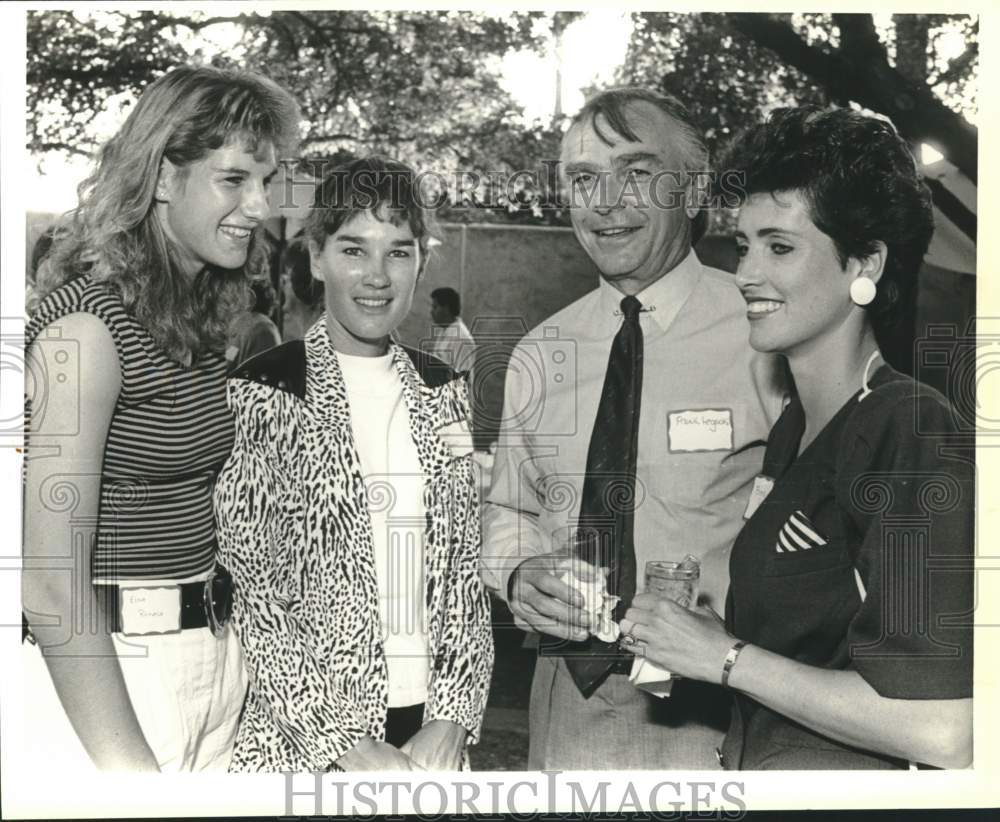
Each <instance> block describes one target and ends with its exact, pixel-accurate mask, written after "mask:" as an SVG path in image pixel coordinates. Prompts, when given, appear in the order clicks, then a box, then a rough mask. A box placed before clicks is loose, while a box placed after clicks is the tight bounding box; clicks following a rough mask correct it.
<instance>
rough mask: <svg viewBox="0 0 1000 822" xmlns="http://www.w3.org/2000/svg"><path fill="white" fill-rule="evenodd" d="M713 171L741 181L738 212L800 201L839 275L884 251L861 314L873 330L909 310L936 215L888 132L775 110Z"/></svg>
mask: <svg viewBox="0 0 1000 822" xmlns="http://www.w3.org/2000/svg"><path fill="white" fill-rule="evenodd" d="M721 168H723V169H725V170H726V171H727V172H729V171H735V172H738V173H740V174H741V175H745V176H744V178H743V179H742V181H741V185H740V186H739V188H740V191H739V193H738V196H739V199H740V201H741V202H745V201H746V199H747V198H748V197H750V196H751V195H753V194H760V193H778V192H789V191H797V192H799V194H800V195H801V196H802V197H803V198H804V199H805V201H806V203H807V204H808V206H809V210H810V216H811V217H812V221H813V224H814V225H815V226H816V227H817V228H818V229H819V230H820V231H822V232H823V233H824V234H826V235H827V236H828V237H830V239H831V240H833V242H834V245H835V247H836V249H837V255H838V257H839V258H840V264H841V266H845V265H846V264H847V261H848V259H849V258H851V257H854V258H861V257H865V256H867V255H869V254H871V253H873V252H874V251H875V249H876V243H877V242H878V241H881V242H883V243H885V245H886V248H887V251H888V253H887V257H886V262H885V268H884V270H883V272H882V277H881V279H880V280H879V282H878V288H877V291H876V296H875V300H874V302H872V303H871V305H869V306H868V310H869V316H870V318H871V320H872V323H873V325H875V326H876V329H877V330H878V328H879V327H880V328H882V329H885V328H889V327H893V326H894V325H895V324H896V323H897V322H898V321H899V319H900V318H901V315H902V313H903V312H904V311H906V310H908V308H909V307H910V306H912V305H913V299H914V298H915V295H916V281H917V271H918V269H919V267H920V263H921V261H922V260H923V257H924V254H926V253H927V247H928V245H929V244H930V241H931V235H932V234H933V233H934V213H933V209H932V205H931V193H930V190H929V189H928V187H927V185H926V184H925V183H924V181H923V179H922V177H921V175H920V173H919V171H918V169H917V165H916V162H915V161H914V159H913V155H912V153H911V152H910V149H909V146H908V145H907V144H906V142H905V141H904V140H903V139H902V138H901V137H900V136H899V134H898V133H897V132H896V130H895V129H894V128H893V126H892V125H891V124H890V123H889V122H887V121H885V120H881V119H878V118H876V117H870V116H867V115H864V114H861V113H860V112H856V111H851V110H849V109H840V108H838V109H831V110H823V109H820V108H817V107H815V106H802V107H798V108H780V109H776V110H775V111H774V112H772V113H771V115H770V116H769V117H768V118H767V120H766V121H765V122H764V123H762V124H760V125H757V126H754V127H752V128H750V129H748V130H747V131H745V132H744V133H743V134H742V135H740V136H739V137H737V138H736V139H735V140H734V141H733V144H732V146H731V148H730V149H729V151H728V153H727V155H726V157H725V158H724V160H723V163H722V164H721ZM730 193H732V192H731V190H730Z"/></svg>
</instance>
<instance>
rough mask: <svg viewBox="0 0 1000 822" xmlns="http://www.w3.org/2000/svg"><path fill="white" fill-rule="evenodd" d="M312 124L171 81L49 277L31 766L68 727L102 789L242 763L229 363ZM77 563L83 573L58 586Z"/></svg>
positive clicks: (93, 182)
mask: <svg viewBox="0 0 1000 822" xmlns="http://www.w3.org/2000/svg"><path fill="white" fill-rule="evenodd" d="M298 120H299V111H298V108H297V106H296V104H295V102H294V101H293V100H292V98H291V97H290V96H289V95H288V94H287V92H285V91H284V90H283V89H281V88H280V87H279V86H277V85H276V84H274V83H273V82H272V81H270V80H268V79H266V78H264V77H262V76H260V75H257V74H253V73H249V72H236V71H224V70H220V69H215V68H208V67H202V68H192V67H182V68H178V69H176V70H174V71H171V72H169V73H168V74H166V75H164V76H162V77H160V78H159V79H158V80H156V81H155V82H154V83H152V84H151V85H150V86H149V87H148V88H147V89H146V91H145V92H144V93H143V95H142V96H141V98H140V99H139V101H138V103H137V105H136V106H135V108H134V109H133V110H132V112H131V114H130V115H129V116H128V118H127V120H126V121H125V123H124V125H123V126H122V128H121V130H120V131H119V132H118V133H117V134H116V135H115V136H114V137H113V138H112V139H111V140H110V141H109V142H108V143H107V144H106V145H105V146H104V147H103V148H102V150H101V152H100V155H99V157H98V159H97V164H96V168H95V170H94V172H93V174H92V175H91V176H90V177H89V178H88V179H87V180H86V181H85V182H84V183H83V184H82V186H81V188H80V203H79V206H78V208H77V209H76V210H75V211H73V212H71V213H70V214H69V215H67V216H66V218H65V219H64V220H63V224H62V225H61V227H60V230H59V232H58V235H57V239H56V243H55V246H54V248H53V250H52V253H51V256H50V258H49V260H48V264H47V265H46V266H45V267H44V268H43V270H42V271H41V272H40V276H39V279H38V282H37V288H38V292H39V293H38V296H39V300H40V301H39V303H38V306H37V309H36V310H35V312H34V313H33V316H32V319H31V322H30V323H29V325H28V328H27V330H26V345H27V362H28V371H29V379H28V386H27V391H26V393H27V400H26V408H25V416H26V420H27V432H28V435H27V437H28V444H29V447H30V450H29V456H28V460H27V462H26V475H25V520H24V558H25V573H24V575H23V584H22V593H23V607H24V614H25V631H26V636H27V637H28V638H29V639H30V640H31V641H32V642H33V643H34V644H37V648H31V647H30V646H28V645H26V646H25V654H26V657H27V659H26V665H29V664H34V665H35V666H36V668H40V667H41V664H40V661H39V660H40V659H42V658H44V661H45V664H46V666H47V668H48V675H49V676H48V677H45V676H44V675H43V676H42V678H41V679H40V680H39V681H38V683H37V684H38V686H39V687H37V688H33V689H32V691H31V694H32V696H31V704H30V705H29V706H28V709H29V711H30V710H32V709H35V713H36V714H38V715H39V716H42V715H43V714H44V715H45V716H44V719H43V720H39V721H40V722H43V721H44V722H47V723H48V724H42V725H35V724H32V722H33V720H29V725H28V727H29V728H30V729H31V731H30V733H29V734H28V736H29V737H30V739H29V740H28V743H27V744H28V746H29V748H30V746H31V745H32V744H37V745H38V746H39V747H40V748H44V749H47V751H49V752H51V751H52V750H53V749H54V750H55V751H57V752H60V751H63V750H65V749H66V747H67V745H75V743H71V742H67V741H66V740H58V741H57V740H54V739H53V738H52V737H51V735H50V734H51V733H55V732H56V731H57V730H58V728H56V727H55V725H54V724H53V722H54V720H57V721H58V722H59V723H62V726H63V730H68V728H66V727H65V722H63V720H62V713H63V711H64V712H65V717H66V718H68V720H69V723H70V724H71V725H72V728H73V730H74V731H75V734H76V737H77V738H78V739H79V742H80V743H82V749H83V751H85V752H86V754H88V755H89V757H90V759H91V760H92V762H93V763H94V765H96V767H97V768H99V769H101V770H136V771H157V770H161V771H178V770H208V769H212V770H224V769H225V768H226V767H228V765H229V760H230V758H231V756H232V747H233V741H234V739H235V734H236V727H237V723H238V719H239V714H240V710H241V708H242V704H243V700H244V695H245V691H246V675H245V672H244V669H243V662H242V658H241V656H240V652H239V646H238V644H237V642H236V639H235V637H234V635H233V632H232V629H231V628H229V627H227V626H226V619H227V613H226V612H227V606H228V598H229V596H230V590H229V589H230V583H229V580H228V575H227V574H226V572H225V571H224V569H222V568H221V567H217V564H216V539H215V524H214V519H213V513H212V488H213V485H214V480H215V475H216V473H217V471H218V469H219V468H220V467H221V466H222V464H223V463H224V462H225V460H226V457H227V456H228V455H229V451H230V449H231V446H232V441H233V426H232V420H231V417H230V415H229V413H228V411H227V409H226V396H225V376H226V361H225V359H224V355H223V352H224V350H225V345H226V334H227V331H228V328H229V324H230V321H231V320H232V318H233V317H234V316H235V315H236V314H237V313H238V312H240V311H241V310H244V309H245V308H246V307H247V305H248V298H249V290H248V287H247V276H246V271H245V268H246V263H247V259H248V255H249V254H250V253H252V250H253V248H254V246H255V243H256V238H257V231H258V227H259V225H260V223H261V222H262V221H263V220H264V219H265V218H266V217H267V214H268V210H269V205H268V186H269V183H270V181H271V179H272V177H273V176H274V174H275V172H276V170H277V168H278V165H277V163H278V160H279V159H280V158H281V157H282V156H287V153H288V152H289V150H290V149H291V148H292V147H293V145H294V143H295V140H296V136H297V128H298ZM71 553H72V554H73V556H74V560H73V567H74V571H73V573H71V574H66V573H65V571H62V570H58V569H54V568H53V565H54V564H55V565H58V564H59V563H52V562H51V561H50V558H52V557H65V556H67V555H69V554H71ZM62 565H63V566H64V567H65V565H66V563H65V562H64V563H62ZM38 651H41V654H39V653H38ZM48 680H50V681H51V685H53V686H54V689H55V695H57V696H58V702H59V703H61V706H62V709H63V711H60V710H59V709H58V704H57V703H56V702H55V701H54V700H52V699H51V691H52V689H51V687H49V683H48ZM46 689H47V690H48V693H47V694H46V692H45V691H46ZM46 697H49V698H50V703H49V705H50V710H45V708H44V706H45V701H44V700H45V699H46ZM54 714H58V716H54ZM68 738H69V737H68ZM54 742H55V744H53V743H54ZM77 748H78V752H79V746H77Z"/></svg>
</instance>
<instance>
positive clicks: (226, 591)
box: [21, 565, 233, 644]
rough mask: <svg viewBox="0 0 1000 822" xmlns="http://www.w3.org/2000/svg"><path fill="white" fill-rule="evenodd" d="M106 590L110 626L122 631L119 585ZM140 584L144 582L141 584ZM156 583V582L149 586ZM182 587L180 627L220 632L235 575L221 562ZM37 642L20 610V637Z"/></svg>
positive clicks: (228, 613)
mask: <svg viewBox="0 0 1000 822" xmlns="http://www.w3.org/2000/svg"><path fill="white" fill-rule="evenodd" d="M102 587H104V588H105V590H106V591H107V596H108V606H109V607H108V611H109V616H110V625H109V628H108V629H109V630H110V631H114V632H120V631H121V628H122V626H121V622H120V620H121V606H120V603H119V599H118V595H119V591H120V589H119V587H118V586H117V585H105V586H102ZM140 587H141V586H140ZM149 587H157V586H149ZM178 587H179V588H180V589H181V619H180V623H181V630H182V631H184V630H187V629H189V628H211V629H212V633H213V634H215V635H216V636H221V634H222V631H223V629H224V628H225V627H226V624H227V623H228V622H229V618H230V616H231V615H232V611H233V578H232V577H231V576H230V575H229V572H228V571H227V570H226V569H225V568H223V567H222V566H221V565H220V566H217V567H216V569H215V571H214V572H213V573H212V576H211V577H209V578H208V579H204V580H198V581H197V582H184V583H180V584H179V585H178ZM25 640H27V641H29V642H31V643H32V644H34V643H35V638H34V636H32V633H31V628H30V626H29V624H28V619H27V617H26V616H25V615H24V614H23V613H22V614H21V641H22V642H24V641H25Z"/></svg>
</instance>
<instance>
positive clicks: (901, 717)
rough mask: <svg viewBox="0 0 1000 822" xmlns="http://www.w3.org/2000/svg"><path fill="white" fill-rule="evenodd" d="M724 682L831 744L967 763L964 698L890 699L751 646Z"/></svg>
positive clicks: (853, 676) (858, 680)
mask: <svg viewBox="0 0 1000 822" xmlns="http://www.w3.org/2000/svg"><path fill="white" fill-rule="evenodd" d="M719 670H720V672H721V666H720V669H719ZM729 684H730V685H731V686H732V687H733V688H736V689H737V690H740V691H742V692H743V693H745V694H747V696H751V697H753V698H754V699H756V700H757V701H758V702H760V703H761V704H762V705H766V706H767V707H769V708H772V709H773V710H775V711H778V712H779V713H781V714H784V715H785V716H787V717H788V718H789V719H792V720H794V721H796V722H800V723H802V724H803V725H806V726H807V727H809V728H812V729H813V730H814V731H818V732H819V733H821V734H823V735H824V736H828V737H830V738H831V739H836V740H837V741H838V742H843V743H846V744H848V745H854V746H855V747H858V748H863V749H865V750H869V751H880V752H881V753H884V754H888V755H890V756H897V757H900V758H901V759H907V760H912V761H914V762H922V763H926V764H928V765H935V766H937V767H940V768H966V767H968V766H969V765H971V764H972V700H971V699H889V698H888V697H884V696H881V695H880V694H879V693H878V692H877V691H876V690H875V689H874V688H873V687H872V686H871V685H869V684H868V683H867V682H866V681H865V679H864V678H863V677H862V676H861V674H859V673H858V672H857V671H831V670H826V669H823V668H814V667H813V666H811V665H803V664H802V663H800V662H795V661H794V660H791V659H787V658H786V657H783V656H779V655H778V654H774V653H771V652H770V651H765V650H764V649H763V648H758V647H757V646H755V645H751V646H747V647H746V648H744V649H743V651H742V652H741V653H740V657H739V660H738V661H737V663H736V665H735V666H734V667H733V670H732V672H731V674H730V677H729Z"/></svg>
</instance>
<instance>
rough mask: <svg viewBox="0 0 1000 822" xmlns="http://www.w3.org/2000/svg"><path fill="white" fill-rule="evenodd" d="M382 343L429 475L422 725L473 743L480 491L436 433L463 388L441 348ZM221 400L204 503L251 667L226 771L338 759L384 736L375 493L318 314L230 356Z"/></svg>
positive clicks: (458, 409) (304, 767)
mask: <svg viewBox="0 0 1000 822" xmlns="http://www.w3.org/2000/svg"><path fill="white" fill-rule="evenodd" d="M391 349H392V356H393V363H394V365H395V367H396V369H397V372H398V373H399V374H400V376H401V378H402V382H403V395H404V401H405V403H406V406H407V408H408V410H409V414H410V421H411V428H412V431H413V436H414V439H415V441H416V445H417V451H418V454H419V458H420V462H421V465H422V466H423V469H424V474H425V477H426V479H425V485H424V502H425V506H426V510H427V524H426V527H425V531H424V545H425V568H424V572H425V574H424V575H425V581H424V590H425V599H426V603H425V604H426V614H427V632H428V639H429V644H430V651H431V655H432V660H431V676H430V681H429V683H428V698H427V702H426V704H425V709H424V722H425V723H426V722H429V721H431V720H434V719H447V720H451V721H453V722H456V723H458V724H459V725H461V726H463V727H464V728H466V729H467V730H468V731H469V741H470V743H474V742H475V741H476V740H477V738H478V734H479V729H480V723H481V721H482V715H483V711H484V709H485V707H486V696H487V691H488V689H489V682H490V674H491V672H492V668H493V641H492V634H491V631H490V617H489V604H488V600H487V595H486V592H485V589H484V588H483V586H482V583H481V582H480V580H479V575H478V573H477V565H478V561H479V554H480V531H479V498H478V489H477V486H476V483H475V480H474V475H473V471H472V458H471V454H469V453H466V454H458V453H457V450H456V449H454V448H453V447H451V446H450V445H449V444H448V443H446V442H445V441H444V440H443V439H442V437H441V436H440V435H439V431H440V429H442V428H443V427H445V426H452V427H453V424H454V423H458V422H462V421H467V420H468V419H469V416H470V414H469V405H468V396H467V388H466V384H465V380H464V379H462V378H460V377H459V376H458V375H456V374H455V373H454V372H452V371H451V370H450V369H449V368H448V367H447V366H446V365H445V364H444V363H442V362H440V361H439V360H436V359H435V358H433V357H430V356H429V355H426V354H423V353H421V352H417V351H412V350H410V349H406V348H404V347H403V346H400V345H398V344H396V343H395V342H393V343H392V344H391ZM228 396H229V405H230V408H231V409H232V411H233V413H234V415H235V418H236V442H235V445H234V447H233V451H232V456H231V457H230V458H229V460H228V462H227V463H226V465H225V467H224V468H223V470H222V473H221V474H220V476H219V479H218V482H217V485H216V489H215V506H216V518H217V521H218V537H219V550H220V559H221V562H222V563H223V564H224V565H225V566H226V567H227V568H228V569H229V571H230V572H231V574H232V575H233V579H234V582H235V594H234V603H233V609H234V610H233V623H234V625H235V628H236V632H237V634H238V636H239V638H240V642H241V644H242V646H243V652H244V656H245V658H246V662H247V667H248V670H249V673H250V690H249V693H248V696H247V703H246V707H245V710H244V713H243V718H242V721H241V724H240V729H239V733H238V737H237V741H236V750H235V753H234V756H233V762H232V765H231V766H230V770H234V771H325V770H331V769H333V770H335V769H336V765H335V764H334V763H335V760H337V759H338V758H339V757H340V756H341V755H342V754H344V753H345V752H346V751H347V750H348V749H350V748H352V747H353V746H354V745H355V744H356V743H357V742H358V741H359V740H360V739H361V738H362V737H364V736H371V737H373V738H375V739H384V725H385V718H386V711H387V700H388V673H387V668H386V662H385V656H384V654H383V650H382V646H381V632H380V620H379V609H378V586H377V581H376V575H375V558H374V549H373V544H372V536H371V518H370V516H369V513H368V512H369V507H368V506H369V505H371V504H376V502H375V501H374V500H373V499H366V488H365V483H364V480H363V478H362V472H361V466H360V462H359V458H358V454H357V451H356V449H355V447H354V443H353V436H352V434H351V424H350V409H349V407H348V402H347V393H346V390H345V387H344V381H343V378H342V376H341V374H340V367H339V365H338V363H337V359H336V356H335V355H334V350H333V346H332V345H331V343H330V340H329V337H328V335H327V333H326V325H325V319H324V318H320V320H319V322H317V323H316V324H315V325H314V326H313V327H312V328H311V329H310V331H309V332H308V334H307V335H306V338H305V340H303V341H296V342H292V343H286V344H285V345H282V346H279V347H277V348H275V349H272V350H271V351H268V352H265V353H263V354H261V355H258V356H257V357H255V358H253V359H251V360H249V361H248V362H247V363H245V364H244V365H243V366H241V368H240V369H239V370H238V371H237V372H236V373H235V374H234V375H233V377H232V378H231V379H230V380H229V386H228ZM372 493H374V492H372Z"/></svg>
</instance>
